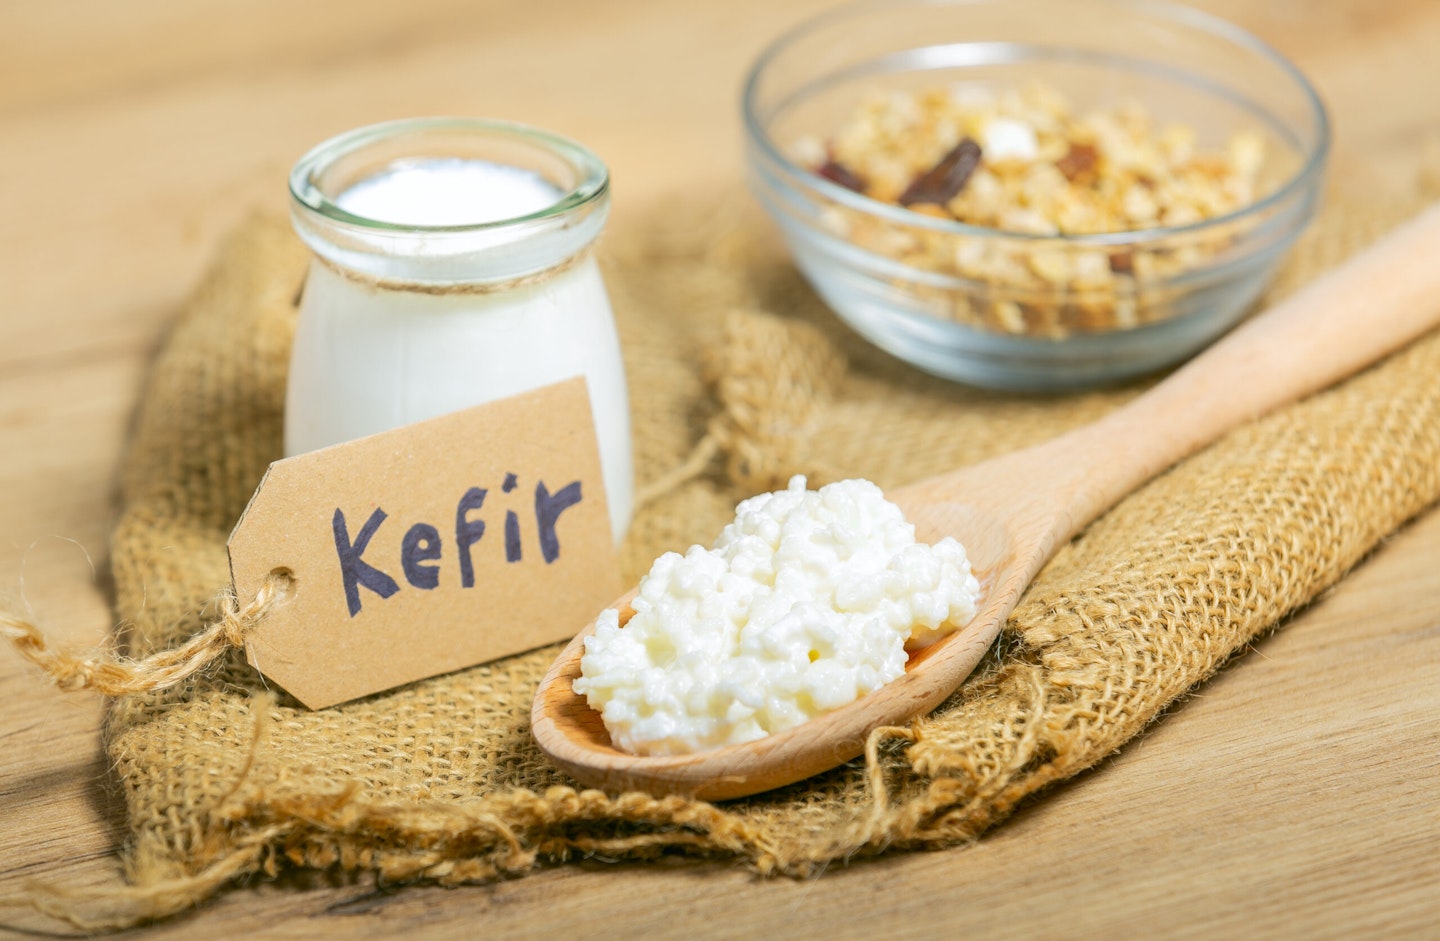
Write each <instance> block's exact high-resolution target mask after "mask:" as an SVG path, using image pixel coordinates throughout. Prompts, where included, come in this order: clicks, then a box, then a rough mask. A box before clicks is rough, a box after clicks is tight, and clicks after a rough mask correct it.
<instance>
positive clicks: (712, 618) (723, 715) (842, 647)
mask: <svg viewBox="0 0 1440 941" xmlns="http://www.w3.org/2000/svg"><path fill="white" fill-rule="evenodd" d="M979 594H980V586H979V583H978V582H977V581H976V579H975V576H974V575H973V574H971V571H970V563H969V560H968V559H967V558H966V556H965V550H964V548H963V547H962V546H961V545H960V543H958V542H956V541H955V540H954V539H950V538H946V539H942V540H941V541H940V542H938V543H936V544H934V545H933V546H931V545H926V544H924V543H917V542H916V541H915V527H914V526H912V525H911V524H910V523H908V522H907V521H906V520H905V517H904V515H903V514H902V513H901V511H900V508H899V507H897V506H895V504H893V503H891V502H889V501H888V500H886V499H885V497H884V494H883V493H881V491H880V488H879V487H877V486H875V485H874V484H873V483H871V482H870V481H868V480H844V481H839V482H837V483H832V484H828V485H827V486H824V487H821V488H820V489H819V490H818V491H812V490H807V489H806V486H805V478H804V477H798V476H797V477H794V478H792V479H791V480H790V484H789V487H787V488H786V489H785V490H781V491H778V492H775V493H767V494H761V495H760V496H757V497H752V498H751V499H749V500H746V501H745V502H743V503H741V504H740V505H739V507H737V508H736V511H735V520H734V522H732V523H731V524H730V525H728V526H726V527H725V530H724V531H723V532H722V533H721V534H720V538H719V539H718V540H717V541H716V542H715V546H714V548H712V549H705V548H702V547H700V546H693V547H691V549H690V550H689V551H688V552H686V553H685V554H684V555H683V556H682V555H680V554H678V553H675V552H669V553H666V554H665V555H663V556H661V557H660V558H659V559H657V560H656V561H655V564H654V567H653V568H651V570H650V573H649V574H648V575H646V576H645V578H644V579H642V580H641V582H640V588H639V591H638V593H637V594H636V596H635V600H634V601H633V602H632V607H633V608H634V609H635V613H634V615H633V616H632V617H631V618H630V620H629V621H628V622H627V623H626V624H625V625H623V626H622V625H621V624H620V619H619V612H618V611H615V610H609V611H606V612H604V613H603V614H602V615H601V617H600V618H599V620H598V622H597V625H596V629H595V633H594V634H593V635H591V636H590V637H588V638H586V641H585V654H584V656H583V657H582V658H581V661H580V671H581V677H580V678H579V679H577V680H576V681H575V691H576V692H577V693H581V694H583V695H584V696H585V697H586V699H587V701H588V702H589V704H590V706H591V708H593V709H595V710H597V711H598V712H599V713H600V715H601V717H602V718H603V719H604V721H605V728H606V729H607V730H608V731H609V733H610V738H611V741H612V742H613V743H614V744H615V745H616V746H617V747H618V748H621V749H623V750H625V751H627V752H631V753H632V754H640V755H677V754H686V753H690V752H696V751H703V750H706V749H711V748H719V747H721V746H724V745H735V744H740V743H743V742H749V741H754V740H756V739H760V738H764V737H765V736H767V735H771V734H773V733H775V732H779V731H782V730H784V729H788V728H792V727H794V726H796V725H799V724H800V723H802V722H805V721H807V720H809V719H813V718H815V717H817V716H820V715H824V714H825V713H827V712H830V711H832V710H834V709H837V708H839V707H840V706H843V705H845V704H847V703H850V702H853V701H855V700H857V699H859V698H860V697H861V696H864V695H865V694H866V693H869V692H872V691H874V690H876V689H879V688H880V687H881V686H883V685H884V684H886V683H888V682H890V681H891V680H894V679H896V678H897V677H899V676H900V675H901V674H902V673H904V672H905V662H906V659H907V654H906V650H907V648H911V649H913V648H916V647H923V646H925V645H927V644H930V643H933V642H934V641H936V640H938V639H939V638H940V637H942V636H944V635H945V634H947V633H949V632H951V631H953V630H955V629H956V628H959V627H962V626H963V625H965V624H966V623H968V622H969V621H970V619H971V618H973V617H974V616H975V603H976V600H977V598H978V597H979Z"/></svg>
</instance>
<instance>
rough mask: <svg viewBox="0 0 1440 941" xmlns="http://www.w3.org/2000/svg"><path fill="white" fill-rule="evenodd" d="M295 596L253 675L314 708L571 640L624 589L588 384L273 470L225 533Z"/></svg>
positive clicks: (263, 634) (235, 562) (258, 630)
mask: <svg viewBox="0 0 1440 941" xmlns="http://www.w3.org/2000/svg"><path fill="white" fill-rule="evenodd" d="M229 548H230V574H231V578H232V579H233V580H234V587H235V592H236V595H237V596H238V597H239V598H241V599H242V600H243V599H247V598H250V597H252V596H253V595H254V594H255V592H256V591H257V590H258V589H259V588H260V586H261V585H262V584H263V583H264V582H265V580H266V578H267V577H268V576H269V574H270V573H271V572H273V571H276V570H281V571H286V572H288V573H289V574H290V575H291V577H292V578H293V584H292V587H291V590H290V592H289V594H288V596H287V597H286V598H285V599H284V601H283V602H281V603H280V604H279V605H278V606H277V607H275V608H272V609H271V610H270V612H269V613H268V614H267V615H266V616H265V618H264V619H263V620H262V621H261V622H260V623H259V624H258V625H256V626H255V628H254V629H253V630H252V632H251V633H250V634H249V635H248V643H247V645H246V652H247V655H248V657H249V660H250V663H251V664H252V665H253V666H255V668H256V669H258V670H259V671H260V672H261V673H263V674H265V676H267V677H268V678H270V679H271V680H273V681H274V682H276V683H278V684H279V685H280V686H282V687H284V688H285V689H286V690H287V691H289V692H290V694H291V695H293V696H294V697H295V698H296V699H299V700H300V701H301V702H303V703H304V704H305V705H307V706H309V707H311V708H312V709H318V708H321V707H323V706H329V705H333V704H335V703H339V702H345V701H346V700H350V699H355V698H357V697H359V696H365V695H368V694H370V693H376V692H380V691H381V690H386V689H390V688H391V687H394V686H399V685H401V684H403V683H409V682H411V681H413V680H419V679H424V678H425V677H428V676H435V675H437V674H440V673H448V672H450V671H452V670H458V669H460V668H462V667H467V666H471V665H474V664H477V663H483V662H485V661H487V660H494V659H496V658H498V657H503V656H507V655H509V654H514V653H520V652H521V651H525V650H530V649H532V648H534V647H539V646H542V645H544V644H548V643H552V642H554V641H558V640H564V639H566V638H568V637H570V636H572V635H573V634H575V633H576V632H577V631H579V630H580V628H581V627H583V626H584V625H585V623H586V622H587V621H589V620H590V619H593V618H594V617H595V615H596V614H598V613H599V612H600V610H601V609H602V608H604V607H605V606H606V605H607V604H609V603H610V602H612V601H614V600H615V597H616V596H617V595H619V594H620V589H621V585H620V569H619V562H618V560H617V557H616V552H615V545H614V542H613V540H612V537H611V532H610V520H609V515H608V513H607V510H606V506H605V488H604V484H603V481H602V479H601V476H600V457H599V449H598V447H597V444H596V440H595V431H594V426H593V422H592V418H591V412H590V398H589V395H588V394H587V392H586V388H585V380H584V379H583V378H576V379H571V380H568V381H566V382H562V383H558V384H556V385H553V386H548V387H546V388H543V389H539V390H537V391H534V392H528V393H525V394H522V395H517V396H514V397H513V398H508V399H504V400H502V401H498V402H492V403H489V404H487V405H481V406H477V407H475V408H471V409H466V410H465V411H461V412H456V413H454V414H451V415H446V416H443V417H441V418H436V419H432V420H430V421H425V422H419V423H417V424H414V425H408V426H406V427H404V428H397V429H395V430H394V431H387V432H384V433H382V434H378V435H373V436H371V437H368V438H362V439H360V440H358V441H351V442H348V443H345V444H340V445H336V446H335V447H331V448H326V449H324V450H321V451H316V452H314V453H311V454H303V455H300V456H298V457H293V458H287V459H285V460H283V461H276V462H275V463H274V464H272V465H270V470H269V472H268V473H267V474H266V475H265V479H264V480H262V481H261V482H260V487H259V488H258V489H257V490H256V491H255V495H254V497H252V498H251V500H250V505H249V507H247V508H246V510H245V514H244V516H242V517H241V518H240V522H239V523H238V524H237V525H236V527H235V531H234V532H232V533H231V534H230V543H229Z"/></svg>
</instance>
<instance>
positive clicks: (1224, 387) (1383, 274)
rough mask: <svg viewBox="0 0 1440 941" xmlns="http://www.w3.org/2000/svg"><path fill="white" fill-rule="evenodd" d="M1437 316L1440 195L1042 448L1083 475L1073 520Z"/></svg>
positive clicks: (1370, 358) (1371, 357)
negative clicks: (1118, 404) (1126, 399)
mask: <svg viewBox="0 0 1440 941" xmlns="http://www.w3.org/2000/svg"><path fill="white" fill-rule="evenodd" d="M1436 325H1440V205H1435V206H1432V207H1430V208H1429V209H1427V210H1425V211H1424V212H1422V213H1421V214H1420V215H1418V216H1416V217H1415V218H1414V219H1412V220H1411V221H1409V222H1407V223H1406V224H1404V225H1402V226H1400V227H1399V228H1397V229H1395V230H1393V231H1392V232H1390V233H1389V234H1388V235H1386V236H1384V237H1383V238H1381V239H1380V240H1379V241H1377V242H1376V243H1375V244H1374V245H1372V246H1370V247H1369V248H1367V249H1365V250H1364V251H1362V252H1360V253H1359V254H1357V255H1355V256H1354V257H1353V258H1351V259H1350V260H1349V261H1347V262H1345V263H1344V264H1342V265H1340V266H1339V267H1337V268H1335V269H1333V270H1331V271H1330V272H1329V273H1327V274H1325V275H1323V276H1322V277H1320V278H1318V279H1316V280H1315V281H1313V282H1311V283H1310V284H1309V285H1307V286H1306V287H1305V288H1303V289H1301V290H1299V291H1297V292H1295V293H1294V294H1292V295H1290V296H1289V297H1287V298H1286V299H1285V300H1283V301H1281V302H1279V303H1278V304H1276V305H1275V306H1273V307H1271V308H1269V309H1268V310H1266V311H1264V312H1263V313H1260V314H1257V315H1256V316H1254V317H1252V318H1251V319H1250V320H1248V321H1246V322H1245V323H1243V324H1242V325H1241V326H1239V327H1237V328H1236V329H1235V330H1234V331H1232V332H1231V333H1230V334H1229V335H1227V336H1226V337H1224V338H1223V339H1221V340H1220V341H1219V342H1217V343H1216V344H1215V345H1213V346H1211V347H1210V348H1209V349H1207V350H1205V351H1204V352H1203V353H1201V354H1200V355H1199V356H1197V357H1195V358H1194V359H1193V360H1191V361H1190V362H1189V363H1187V364H1186V365H1185V366H1183V367H1181V368H1180V369H1178V370H1176V371H1175V372H1174V373H1173V374H1171V375H1170V376H1169V377H1168V378H1166V379H1165V380H1163V381H1162V382H1160V383H1159V384H1158V385H1156V386H1155V387H1154V388H1152V389H1150V390H1149V391H1148V392H1146V393H1145V394H1143V395H1141V396H1139V397H1138V398H1136V399H1134V400H1133V401H1131V402H1130V403H1129V404H1127V405H1125V406H1123V407H1122V408H1120V409H1117V410H1116V411H1114V412H1112V413H1111V414H1109V415H1107V416H1106V417H1105V418H1102V419H1100V420H1099V421H1097V422H1095V423H1093V424H1091V425H1088V426H1086V427H1084V428H1081V429H1077V430H1076V431H1074V432H1071V433H1070V434H1067V435H1062V436H1061V437H1060V438H1058V439H1055V440H1054V441H1052V442H1049V444H1048V445H1046V446H1042V447H1050V446H1053V447H1056V448H1058V449H1059V451H1060V453H1064V454H1066V455H1067V460H1069V461H1072V462H1074V463H1072V467H1073V468H1074V469H1075V471H1076V474H1077V476H1078V477H1080V478H1081V479H1083V481H1084V483H1083V485H1081V486H1079V487H1077V490H1076V492H1075V493H1073V494H1072V497H1073V498H1074V499H1075V502H1074V503H1071V505H1070V513H1069V514H1067V516H1068V517H1069V523H1070V524H1071V526H1073V531H1071V532H1068V533H1064V532H1057V533H1055V536H1056V537H1058V541H1060V542H1063V541H1065V540H1066V539H1068V538H1070V537H1071V536H1073V535H1075V533H1076V532H1078V531H1079V530H1080V529H1082V528H1084V527H1085V526H1086V525H1088V524H1089V523H1090V522H1091V521H1093V520H1094V519H1095V518H1096V517H1098V516H1099V515H1100V514H1101V513H1104V512H1105V511H1106V510H1108V509H1109V508H1110V507H1111V506H1113V505H1114V504H1115V503H1117V502H1119V500H1120V499H1121V498H1123V497H1124V496H1125V495H1126V494H1128V493H1130V492H1131V491H1133V490H1134V489H1135V488H1137V487H1139V486H1140V485H1141V484H1143V483H1145V482H1146V481H1148V480H1149V479H1150V478H1152V477H1154V476H1155V475H1157V474H1159V473H1160V472H1162V471H1164V470H1165V469H1166V468H1168V467H1170V466H1171V465H1173V464H1175V463H1176V462H1178V461H1180V460H1181V459H1183V458H1185V457H1187V456H1189V455H1190V454H1192V453H1194V452H1195V451H1198V450H1199V449H1200V448H1202V447H1204V446H1205V445H1207V444H1209V443H1210V442H1212V441H1214V440H1215V439H1217V438H1219V437H1220V436H1221V435H1222V434H1224V433H1225V432H1226V431H1228V430H1230V429H1231V428H1234V427H1236V426H1238V425H1240V424H1242V423H1244V422H1247V421H1251V420H1254V419H1256V418H1258V417H1260V416H1261V415H1264V414H1266V413H1267V412H1270V411H1272V410H1273V409H1275V408H1278V407H1279V406H1281V405H1284V404H1286V403H1288V402H1292V401H1294V400H1296V399H1299V398H1301V397H1303V396H1305V395H1308V394H1310V393H1312V392H1315V391H1318V390H1320V389H1323V388H1325V387H1326V386H1328V385H1331V384H1332V383H1335V382H1337V381H1339V380H1341V379H1343V378H1345V377H1346V376H1349V375H1350V374H1352V373H1354V372H1357V371H1359V370H1360V369H1362V368H1364V367H1365V366H1368V365H1370V364H1371V363H1373V362H1375V361H1376V360H1378V359H1380V358H1381V357H1383V356H1385V355H1386V354H1388V353H1392V352H1394V351H1395V350H1398V349H1399V348H1400V347H1402V346H1404V345H1405V344H1406V343H1408V342H1410V341H1411V340H1413V339H1415V338H1416V337H1418V336H1420V335H1421V334H1423V333H1425V332H1426V331H1427V330H1429V329H1431V328H1432V327H1435V326H1436Z"/></svg>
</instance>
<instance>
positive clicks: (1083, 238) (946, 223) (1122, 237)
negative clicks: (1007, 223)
mask: <svg viewBox="0 0 1440 941" xmlns="http://www.w3.org/2000/svg"><path fill="white" fill-rule="evenodd" d="M1024 2H1026V0H1018V2H1017V0H858V2H852V3H846V4H844V5H842V6H839V7H836V8H833V9H830V10H827V11H825V12H823V13H820V14H818V15H816V16H812V17H810V18H808V19H806V20H804V21H802V22H800V23H798V24H797V25H795V26H792V27H791V28H790V29H788V30H786V31H785V32H783V33H781V34H780V35H779V36H778V37H777V38H776V39H774V40H772V41H771V42H770V44H769V45H767V46H766V47H765V48H764V49H763V50H762V51H761V53H760V55H759V56H758V57H757V58H756V60H755V62H754V64H753V65H752V66H751V67H750V70H749V72H748V73H747V74H746V77H745V82H744V85H743V87H742V91H741V114H742V118H743V123H744V127H745V135H746V137H747V138H748V139H749V141H750V142H751V144H752V145H754V146H756V147H758V148H759V150H760V151H761V153H762V154H763V156H764V157H765V158H766V159H767V160H769V161H770V162H771V163H773V164H774V165H775V166H776V167H778V168H779V170H780V171H781V173H782V174H783V175H784V177H785V178H786V182H788V183H790V184H791V185H792V186H794V187H796V188H797V189H800V190H807V189H808V190H811V191H815V192H818V193H819V194H820V195H822V196H824V197H826V198H828V199H829V200H831V201H832V202H836V203H839V204H841V205H843V206H846V207H847V208H849V209H853V210H856V211H858V212H863V213H865V214H867V215H870V216H876V217H879V218H881V219H884V220H886V221H887V222H892V223H895V224H897V225H903V226H909V227H918V228H924V229H931V230H934V231H937V232H942V233H945V234H948V235H966V236H971V237H982V238H988V239H1015V240H1017V241H1021V242H1031V241H1048V242H1061V243H1065V244H1069V245H1081V246H1095V247H1114V246H1126V245H1133V244H1136V243H1141V242H1152V241H1158V240H1164V239H1169V238H1172V237H1174V236H1183V235H1191V234H1196V233H1201V232H1204V231H1206V230H1208V229H1211V228H1215V227H1219V226H1224V225H1229V224H1233V223H1235V222H1237V221H1239V220H1243V219H1245V218H1246V217H1248V216H1251V215H1254V214H1257V213H1263V212H1265V211H1267V210H1269V209H1271V208H1273V207H1275V206H1277V205H1281V204H1284V203H1285V202H1286V201H1288V200H1290V199H1292V198H1294V197H1295V196H1296V194H1297V193H1301V192H1303V190H1304V189H1305V188H1306V186H1307V185H1308V184H1309V183H1310V182H1311V180H1312V179H1313V178H1314V177H1315V176H1316V175H1318V173H1319V172H1320V169H1321V168H1322V167H1323V166H1324V165H1325V161H1326V159H1327V158H1328V156H1329V152H1330V146H1331V122H1330V116H1329V112H1328V110H1327V109H1326V107H1325V103H1324V101H1323V100H1322V99H1321V97H1320V94H1319V92H1318V91H1317V90H1316V89H1315V87H1314V85H1312V84H1311V82H1310V80H1309V79H1308V78H1306V77H1305V74H1304V73H1303V72H1302V71H1300V69H1299V67H1298V66H1296V65H1295V64H1294V63H1293V62H1291V61H1290V60H1289V59H1287V58H1286V57H1285V56H1283V55H1281V54H1280V52H1279V51H1278V50H1276V49H1275V48H1274V47H1273V46H1271V45H1270V44H1268V43H1266V42H1265V41H1264V40H1262V39H1260V38H1259V37H1258V36H1255V35H1254V34H1253V33H1251V32H1249V31H1248V30H1245V29H1242V28H1241V27H1239V26H1236V25H1235V24H1234V23H1231V22H1230V21H1229V20H1226V19H1223V18H1222V17H1219V16H1215V15H1214V14H1211V13H1206V12H1204V11H1202V10H1196V9H1194V8H1192V7H1187V6H1183V5H1181V4H1177V3H1169V2H1166V0H1089V2H1090V3H1091V4H1092V5H1094V6H1104V5H1109V6H1111V7H1115V8H1118V9H1120V10H1125V11H1130V12H1138V13H1140V14H1144V15H1148V16H1150V17H1151V18H1154V19H1159V20H1164V21H1168V22H1170V23H1171V24H1172V25H1176V24H1178V25H1179V26H1182V27H1187V28H1189V29H1198V30H1200V31H1203V32H1207V33H1209V34H1211V35H1214V36H1218V37H1219V38H1221V39H1224V40H1227V41H1229V42H1230V43H1232V44H1233V45H1236V46H1240V47H1241V48H1243V49H1245V50H1248V51H1249V52H1251V53H1254V54H1258V55H1259V56H1260V57H1261V58H1262V59H1265V60H1267V61H1268V62H1270V63H1271V64H1272V65H1275V66H1277V67H1278V68H1279V69H1280V71H1281V72H1283V73H1284V74H1285V75H1287V76H1288V77H1289V78H1290V79H1291V80H1292V81H1293V82H1294V83H1295V87H1296V88H1298V89H1299V91H1300V92H1301V94H1302V97H1303V98H1304V100H1305V102H1306V104H1307V105H1308V106H1309V114H1310V118H1311V120H1312V121H1313V122H1314V129H1315V141H1314V146H1313V147H1311V148H1310V150H1309V151H1308V152H1303V153H1302V154H1301V156H1302V161H1301V166H1300V167H1299V168H1298V169H1297V170H1296V171H1295V172H1294V173H1293V174H1291V175H1290V177H1289V178H1288V179H1286V180H1285V182H1284V183H1282V184H1281V185H1280V186H1277V187H1276V188H1275V190H1274V191H1272V192H1271V193H1269V194H1267V195H1266V196H1265V197H1264V198H1262V199H1259V200H1256V201H1255V202H1251V203H1247V204H1246V205H1244V206H1241V207H1240V208H1238V209H1234V210H1232V211H1230V212H1228V213H1225V214H1224V215H1220V216H1214V217H1211V218H1209V219H1201V220H1200V221H1198V222H1190V223H1186V224H1184V225H1176V226H1154V227H1151V228H1146V229H1124V230H1121V231H1117V232H1095V233H1085V234H1066V233H1060V234H1035V233H1030V232H1015V231H1011V230H1008V229H996V228H990V227H988V226H979V225H971V224H969V223H965V222H960V221H958V220H951V219H937V218H935V217H934V216H927V215H925V214H924V213H918V212H912V211H910V210H909V209H906V208H904V207H902V206H892V205H890V204H889V203H885V202H881V201H880V200H876V199H871V198H870V197H868V196H865V195H863V194H861V193H856V192H855V191H853V190H851V189H848V188H847V187H844V186H841V185H840V184H838V183H835V182H833V181H831V180H827V179H825V178H824V177H822V176H820V175H819V174H817V173H814V172H811V171H808V170H805V169H804V168H802V167H800V166H799V165H798V164H796V163H795V162H794V161H792V160H790V159H789V158H788V157H786V156H785V155H784V154H783V153H782V152H781V150H780V148H779V147H778V146H777V145H776V143H775V141H774V140H773V139H772V138H771V137H770V135H769V134H768V133H767V132H766V130H765V127H764V125H763V124H762V122H761V120H760V117H759V115H758V114H757V105H756V97H757V96H758V93H759V86H760V83H761V81H762V80H763V79H764V78H765V75H766V72H767V70H768V68H769V67H770V65H771V64H772V63H773V62H774V61H775V60H776V59H777V58H779V57H780V56H781V55H783V54H784V53H785V52H786V51H787V50H788V49H789V48H790V47H791V46H792V45H794V44H795V43H796V42H798V41H800V40H801V39H803V38H805V37H806V36H808V35H810V34H811V33H813V32H815V31H816V30H818V29H820V28H821V27H824V26H827V25H829V24H831V23H835V22H840V21H843V20H845V19H847V18H851V17H861V16H864V15H866V14H869V13H872V12H875V11H879V10H884V9H888V8H895V7H942V6H952V7H955V6H972V5H981V4H985V5H999V4H1002V3H1004V4H1006V5H1009V6H1020V5H1023V3H1024Z"/></svg>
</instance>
